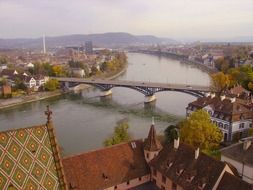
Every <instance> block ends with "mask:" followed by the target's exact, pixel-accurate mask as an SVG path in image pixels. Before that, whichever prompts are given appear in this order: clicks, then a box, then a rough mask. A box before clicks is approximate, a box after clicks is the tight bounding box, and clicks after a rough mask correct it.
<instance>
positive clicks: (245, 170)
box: [221, 137, 253, 184]
mask: <svg viewBox="0 0 253 190" xmlns="http://www.w3.org/2000/svg"><path fill="white" fill-rule="evenodd" d="M252 142H253V138H252V137H251V138H247V139H245V140H244V141H243V142H239V143H237V144H234V145H231V146H229V147H226V148H223V149H222V150H221V160H222V161H224V162H228V163H230V164H232V165H233V166H234V167H235V168H236V169H237V171H238V173H239V175H240V177H241V178H242V179H243V180H244V181H246V182H248V183H251V184H253V145H252Z"/></svg>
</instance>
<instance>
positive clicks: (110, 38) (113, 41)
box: [0, 32, 177, 48]
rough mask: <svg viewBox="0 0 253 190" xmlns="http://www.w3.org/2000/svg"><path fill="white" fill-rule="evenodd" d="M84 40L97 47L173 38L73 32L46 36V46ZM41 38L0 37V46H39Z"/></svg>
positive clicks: (168, 40) (159, 41)
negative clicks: (71, 33)
mask: <svg viewBox="0 0 253 190" xmlns="http://www.w3.org/2000/svg"><path fill="white" fill-rule="evenodd" d="M85 41H92V42H93V44H94V46H99V47H108V48H111V47H124V46H129V45H141V44H165V43H166V44H174V43H177V42H176V41H175V40H172V39H169V38H159V37H156V36H151V35H143V36H137V35H132V34H129V33H123V32H118V33H103V34H87V35H83V34H73V35H65V36H54V37H46V46H47V48H50V47H51V48H53V47H57V46H77V45H83V44H84V43H85ZM41 47H42V38H31V39H29V38H17V39H0V48H41Z"/></svg>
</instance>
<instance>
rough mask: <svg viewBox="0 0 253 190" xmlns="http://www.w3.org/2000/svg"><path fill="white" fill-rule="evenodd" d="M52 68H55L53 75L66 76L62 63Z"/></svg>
mask: <svg viewBox="0 0 253 190" xmlns="http://www.w3.org/2000/svg"><path fill="white" fill-rule="evenodd" d="M52 70H53V75H54V76H57V77H63V76H66V75H65V72H64V69H63V67H62V66H60V65H55V66H53V67H52Z"/></svg>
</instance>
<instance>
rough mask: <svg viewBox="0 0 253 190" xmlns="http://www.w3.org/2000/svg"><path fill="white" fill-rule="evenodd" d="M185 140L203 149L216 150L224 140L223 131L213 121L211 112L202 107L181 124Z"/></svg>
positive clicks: (181, 132) (183, 139) (182, 136)
mask: <svg viewBox="0 0 253 190" xmlns="http://www.w3.org/2000/svg"><path fill="white" fill-rule="evenodd" d="M180 137H181V139H182V141H183V142H185V143H188V144H191V145H193V146H194V147H196V148H197V147H199V148H200V149H201V150H202V151H205V152H208V151H213V150H216V149H217V148H218V146H219V144H220V142H221V141H222V137H223V136H222V132H221V131H220V129H219V128H218V127H217V126H216V125H214V124H213V123H212V122H211V119H210V116H209V114H208V113H207V112H206V111H204V110H202V109H200V110H197V111H195V112H193V113H192V114H191V115H190V116H189V117H188V118H186V119H185V120H184V121H183V122H182V123H181V124H180Z"/></svg>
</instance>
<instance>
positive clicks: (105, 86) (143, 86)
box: [50, 77, 210, 102]
mask: <svg viewBox="0 0 253 190" xmlns="http://www.w3.org/2000/svg"><path fill="white" fill-rule="evenodd" d="M50 78H51V79H57V80H58V81H59V82H60V83H62V84H64V86H65V87H70V86H76V85H78V84H88V85H92V86H95V87H97V88H99V89H100V90H101V91H102V92H104V93H103V96H106V95H109V94H111V89H112V88H114V87H125V88H130V89H134V90H137V91H139V92H141V93H142V94H144V95H145V96H146V97H152V96H154V94H155V93H157V92H161V91H176V92H182V93H186V94H190V95H192V96H195V97H203V96H204V95H205V94H206V93H209V92H210V88H209V87H208V86H199V85H185V84H166V83H154V82H139V81H123V80H102V79H81V78H63V77H50ZM149 101H152V99H149V100H147V102H149Z"/></svg>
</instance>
